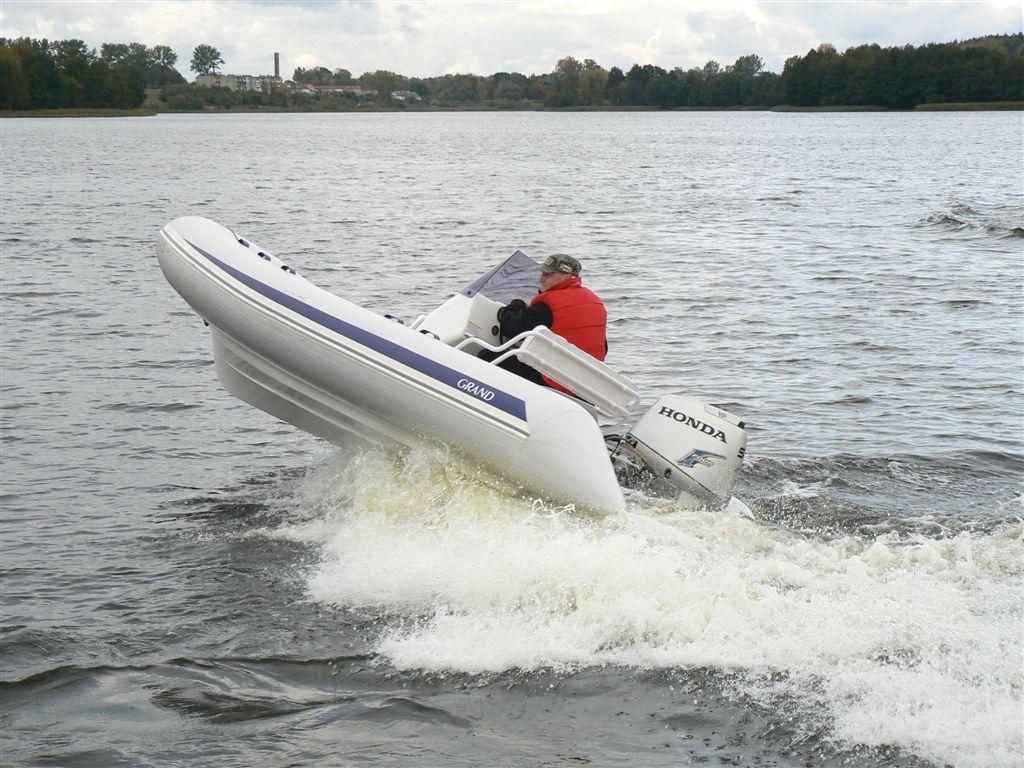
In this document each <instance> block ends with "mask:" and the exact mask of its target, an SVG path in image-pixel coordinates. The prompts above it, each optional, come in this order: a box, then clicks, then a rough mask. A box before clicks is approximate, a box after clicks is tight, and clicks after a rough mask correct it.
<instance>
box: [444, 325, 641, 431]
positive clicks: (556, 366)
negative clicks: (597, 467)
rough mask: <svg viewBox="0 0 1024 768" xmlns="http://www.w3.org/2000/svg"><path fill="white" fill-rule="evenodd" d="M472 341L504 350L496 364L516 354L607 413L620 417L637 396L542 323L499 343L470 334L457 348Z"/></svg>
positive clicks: (625, 380) (623, 379)
mask: <svg viewBox="0 0 1024 768" xmlns="http://www.w3.org/2000/svg"><path fill="white" fill-rule="evenodd" d="M471 344H472V345H474V346H480V347H485V348H487V349H490V350H491V351H493V352H503V354H501V355H499V356H498V357H496V358H495V359H494V360H493V363H494V364H495V365H497V364H498V363H500V362H501V361H502V360H505V359H506V358H509V357H513V356H515V357H518V358H519V359H520V360H522V361H523V362H524V363H526V364H527V365H529V366H530V367H531V368H534V369H536V370H538V371H540V372H541V373H542V374H544V375H545V376H547V377H548V378H549V379H551V380H552V381H557V382H558V383H559V384H561V385H562V386H563V387H565V388H566V389H568V390H571V391H572V392H573V394H575V395H576V396H577V397H579V398H581V399H583V400H586V401H588V402H590V403H593V405H594V406H595V407H596V408H597V409H598V411H600V412H601V413H603V414H605V415H606V416H614V417H618V418H623V417H625V416H627V415H629V409H630V407H631V406H633V405H634V404H636V402H637V401H638V400H639V399H640V396H639V393H638V392H637V389H636V385H634V384H633V382H632V381H630V380H629V379H628V378H626V377H625V376H623V375H622V374H621V373H617V372H616V371H615V370H614V369H612V368H611V366H609V365H606V364H605V363H603V362H601V361H600V360H598V359H597V358H596V357H592V356H591V355H588V354H587V353H586V352H584V351H583V350H582V349H580V348H579V347H577V346H576V345H574V344H571V343H569V342H568V341H566V340H565V339H563V338H562V337H561V336H559V335H558V334H556V333H554V332H552V330H551V329H550V328H546V327H545V326H543V325H541V326H538V327H537V328H534V329H533V330H532V331H526V332H525V333H521V334H519V335H518V336H516V337H515V338H513V339H510V340H509V341H507V342H505V343H504V344H502V345H501V346H500V347H493V346H491V345H489V344H485V343H484V342H482V341H481V340H480V339H475V338H471V339H466V340H465V341H464V342H462V343H461V344H459V345H458V348H459V349H463V348H464V347H466V346H469V345H471ZM516 344H518V345H519V346H518V347H516V346H515V345H516Z"/></svg>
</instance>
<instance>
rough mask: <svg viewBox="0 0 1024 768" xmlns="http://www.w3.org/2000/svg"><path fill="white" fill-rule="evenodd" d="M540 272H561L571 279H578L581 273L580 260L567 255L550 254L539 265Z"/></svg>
mask: <svg viewBox="0 0 1024 768" xmlns="http://www.w3.org/2000/svg"><path fill="white" fill-rule="evenodd" d="M540 271H541V272H549V273H550V272H561V273H563V274H566V275H572V276H573V277H579V274H580V272H582V271H583V265H582V264H580V260H579V259H577V258H575V257H573V256H570V255H569V254H567V253H552V254H551V255H550V256H548V257H547V258H546V259H544V261H543V262H541V265H540Z"/></svg>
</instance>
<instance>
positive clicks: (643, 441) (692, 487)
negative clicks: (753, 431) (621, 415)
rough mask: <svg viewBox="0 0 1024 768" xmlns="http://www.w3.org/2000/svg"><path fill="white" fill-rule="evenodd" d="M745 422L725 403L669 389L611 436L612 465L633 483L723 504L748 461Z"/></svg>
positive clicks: (708, 504)
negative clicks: (619, 434)
mask: <svg viewBox="0 0 1024 768" xmlns="http://www.w3.org/2000/svg"><path fill="white" fill-rule="evenodd" d="M743 427H744V423H743V422H742V421H740V420H739V419H737V418H736V417H735V416H733V415H732V414H730V413H727V412H726V411H723V410H722V409H721V408H716V407H715V406H713V405H707V404H705V403H701V402H699V401H697V400H692V399H690V398H687V397H681V396H679V395H666V396H665V397H663V398H661V399H660V400H659V401H658V402H656V403H655V404H654V405H653V406H652V407H651V408H650V409H649V410H648V411H647V413H645V414H644V416H643V418H642V419H640V421H638V422H637V423H636V425H635V426H633V428H632V429H630V430H629V432H627V433H626V434H625V435H623V436H622V437H620V438H614V437H611V438H609V450H610V451H611V459H612V465H613V466H614V467H615V471H616V473H617V474H618V475H619V482H620V483H621V484H622V485H625V486H627V487H639V488H642V489H644V490H646V491H650V492H653V493H656V494H658V495H669V496H677V497H678V498H679V499H680V501H683V502H684V503H687V504H690V505H693V506H705V507H720V506H722V505H724V504H726V503H727V502H728V501H729V497H730V496H731V495H732V487H733V484H734V483H735V481H736V474H737V473H738V472H739V470H740V467H741V466H742V464H743V455H744V453H746V448H747V433H746V432H745V431H744V429H743ZM616 440H617V442H616Z"/></svg>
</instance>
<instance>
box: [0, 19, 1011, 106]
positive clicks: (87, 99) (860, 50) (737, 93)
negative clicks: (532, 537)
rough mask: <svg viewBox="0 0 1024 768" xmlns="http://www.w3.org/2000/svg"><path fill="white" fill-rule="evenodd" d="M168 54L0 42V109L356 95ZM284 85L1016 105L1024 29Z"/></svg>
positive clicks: (485, 96)
mask: <svg viewBox="0 0 1024 768" xmlns="http://www.w3.org/2000/svg"><path fill="white" fill-rule="evenodd" d="M176 62H177V55H176V54H175V53H174V52H173V51H172V50H171V49H170V48H169V47H167V46H163V45H158V46H154V47H152V48H148V47H147V46H145V45H142V44H141V43H128V44H120V43H105V44H104V45H102V46H101V48H100V50H99V52H98V53H97V52H96V51H95V50H90V49H89V48H88V47H87V46H86V45H85V43H83V42H82V41H81V40H62V41H57V42H48V41H46V40H32V39H29V38H20V39H18V40H8V39H0V109H40V108H55V107H58V108H59V107H137V106H139V105H140V104H141V103H142V101H143V98H144V88H146V87H154V88H155V87H160V88H163V89H164V90H163V93H162V95H161V98H162V99H163V101H164V103H165V104H166V105H167V107H168V108H170V109H202V108H204V107H206V106H213V107H218V108H227V107H236V106H248V107H260V106H265V107H285V108H302V109H325V110H326V109H346V108H354V107H355V106H356V105H357V104H358V103H359V102H358V99H357V97H355V96H352V95H348V96H345V95H341V94H331V95H328V96H326V97H324V98H322V99H317V100H315V101H311V99H310V97H309V96H308V95H306V94H302V93H297V92H295V91H291V90H289V89H287V88H283V87H281V88H273V89H271V90H269V91H267V92H263V93H233V92H230V91H227V90H226V89H220V88H197V87H195V86H188V85H186V84H185V80H184V78H183V77H182V76H181V75H180V74H179V73H178V71H177V70H176V69H175V68H174V67H175V64H176ZM191 63H192V69H193V70H195V71H197V72H215V71H217V68H218V66H219V65H221V64H223V58H222V57H221V56H220V52H219V51H217V49H216V48H213V47H212V46H208V45H200V46H197V47H196V49H195V51H194V53H193V57H192V62H191ZM292 79H293V81H294V82H296V83H308V84H311V85H356V84H358V85H362V86H364V87H365V88H369V89H372V90H373V91H375V92H376V94H377V96H376V99H377V100H378V101H379V102H383V103H385V104H393V105H404V102H396V101H395V100H393V99H392V94H394V93H395V92H398V91H412V92H414V93H416V94H418V95H419V96H420V97H421V99H422V100H423V102H424V103H426V104H428V105H433V106H437V107H461V106H485V107H490V108H496V109H533V108H538V107H541V106H544V107H548V108H572V107H601V106H608V107H644V108H662V109H677V108H687V107H689V108H701V107H712V108H721V107H772V106H777V105H792V106H799V107H829V106H874V107H889V108H897V109H909V108H913V107H915V106H917V105H918V104H925V103H935V102H991V101H1020V100H1024V33H1017V34H1013V35H993V36H989V37H984V38H974V39H971V40H965V41H960V42H952V43H933V44H928V45H923V46H919V47H914V46H911V45H907V46H901V47H888V48H882V47H880V46H878V45H861V46H856V47H853V48H850V49H848V50H846V51H845V52H843V53H839V52H838V51H836V49H835V48H834V47H833V46H831V45H828V44H822V45H820V46H818V47H817V48H816V49H814V50H811V51H808V52H807V53H806V54H804V55H803V56H793V57H791V58H789V59H788V60H787V61H786V62H785V66H784V67H783V69H782V72H781V73H774V72H769V71H766V70H765V69H764V62H763V60H762V59H761V57H760V56H757V55H756V54H749V55H746V56H740V57H739V58H738V59H736V61H734V62H733V63H732V64H727V65H724V66H723V65H722V64H720V63H719V62H717V61H708V62H707V63H706V64H704V65H703V66H701V67H692V68H690V69H686V70H684V69H683V68H682V67H676V68H674V69H671V70H666V69H664V68H662V67H658V66H655V65H652V64H645V65H640V64H634V65H633V66H632V67H631V68H630V69H628V70H626V71H623V70H622V69H620V68H619V67H611V68H610V69H605V68H604V67H602V66H600V65H599V64H598V63H597V62H596V61H594V60H593V59H584V60H582V61H580V60H578V59H576V58H574V57H572V56H567V57H565V58H563V59H561V60H560V61H559V62H558V63H557V64H556V66H555V68H554V70H553V71H552V72H550V73H547V74H538V75H524V74H520V73H518V72H497V73H495V74H492V75H487V76H484V75H470V74H452V75H443V76H438V77H426V78H417V77H405V76H404V75H401V74H398V73H395V72H390V71H387V70H377V71H374V72H366V73H364V74H362V75H361V76H359V77H358V78H356V77H353V75H352V73H351V72H350V71H348V70H346V69H341V68H338V69H334V70H330V69H328V68H326V67H313V68H309V69H304V68H302V67H299V68H297V69H296V70H295V71H294V74H293V76H292Z"/></svg>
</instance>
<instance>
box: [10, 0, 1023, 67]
mask: <svg viewBox="0 0 1024 768" xmlns="http://www.w3.org/2000/svg"><path fill="white" fill-rule="evenodd" d="M1022 28H1024V4H1022V3H1021V2H1020V0H1009V1H1008V0H982V1H979V2H930V1H919V2H906V1H901V2H891V1H889V2H882V1H879V0H846V1H842V2H791V1H788V0H787V1H785V2H765V1H763V0H762V1H759V0H735V1H730V0H725V1H722V0H719V1H718V2H713V1H709V0H677V1H676V2H666V1H661V2H648V1H647V0H635V1H633V2H630V1H629V0H589V2H569V1H568V0H551V1H550V2H534V1H532V0H531V1H520V0H497V1H494V2H456V1H455V0H405V1H403V2H387V1H384V0H377V1H369V0H367V1H365V2H358V1H355V0H292V1H288V0H107V1H105V2H94V1H93V0H60V1H58V0H2V2H0V37H9V38H11V37H35V38H47V39H50V40H61V39H67V38H77V39H81V40H84V41H85V42H86V43H87V44H88V45H89V46H91V47H95V48H97V49H98V48H99V46H100V45H101V44H102V43H128V42H140V43H144V44H146V45H149V46H153V45H169V46H170V47H171V48H172V49H173V50H174V51H175V52H176V53H177V54H178V67H177V68H178V70H179V71H180V72H181V73H182V74H183V75H185V76H186V77H188V78H190V79H191V77H192V76H193V75H194V73H192V72H190V71H189V63H190V61H191V58H192V51H193V49H194V48H195V46H196V45H198V44H200V43H205V44H207V45H212V46H214V47H215V48H217V49H218V50H219V51H220V53H221V55H222V57H223V58H224V65H223V66H222V67H221V71H222V72H224V73H228V74H254V75H255V74H272V73H273V68H274V52H279V53H280V54H281V75H282V76H283V77H285V78H289V77H291V75H292V73H293V72H294V70H295V68H296V67H297V66H301V67H305V68H310V67H315V66H325V67H327V68H328V69H332V70H333V69H336V68H338V67H343V68H345V69H347V70H349V71H350V72H351V73H352V74H353V75H357V76H358V75H360V74H362V73H363V72H368V71H373V70H377V69H387V70H391V71H393V72H398V73H400V74H403V75H407V76H410V77H413V76H415V77H427V76H434V75H442V74H448V73H457V72H468V73H473V74H492V73H494V72H502V71H504V72H522V73H524V74H537V73H543V72H551V71H552V70H553V69H554V67H555V63H556V62H557V61H558V60H559V59H561V58H563V57H565V56H575V57H576V58H577V59H581V60H582V59H585V58H590V59H594V60H596V61H597V62H598V64H601V65H602V66H604V67H606V68H610V67H613V66H617V67H620V68H622V69H623V70H628V68H629V67H631V66H632V65H633V64H656V65H658V66H660V67H664V68H665V69H672V68H673V67H682V68H683V69H689V68H690V67H695V66H702V65H703V64H704V63H705V62H707V61H709V60H712V59H714V60H716V61H718V62H719V63H721V64H723V65H726V64H731V63H732V62H733V61H735V60H736V59H737V58H738V57H740V56H743V55H746V54H750V53H755V54H757V55H759V56H761V58H762V59H763V60H764V62H765V68H766V69H769V70H772V71H775V72H779V71H781V70H782V65H783V63H784V62H785V60H786V59H787V58H788V57H789V56H793V55H803V54H805V53H806V52H807V51H808V50H810V49H811V48H814V47H817V45H818V44H819V43H823V42H827V43H831V44H832V45H834V46H835V47H836V48H837V49H838V50H839V51H843V50H845V49H846V48H848V47H850V46H852V45H860V44H863V43H878V44H880V45H883V46H888V45H905V44H907V43H910V44H913V45H920V44H922V43H928V42H948V41H950V40H956V39H964V38H969V37H977V36H981V35H987V34H1005V33H1012V32H1019V31H1021V30H1022Z"/></svg>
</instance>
